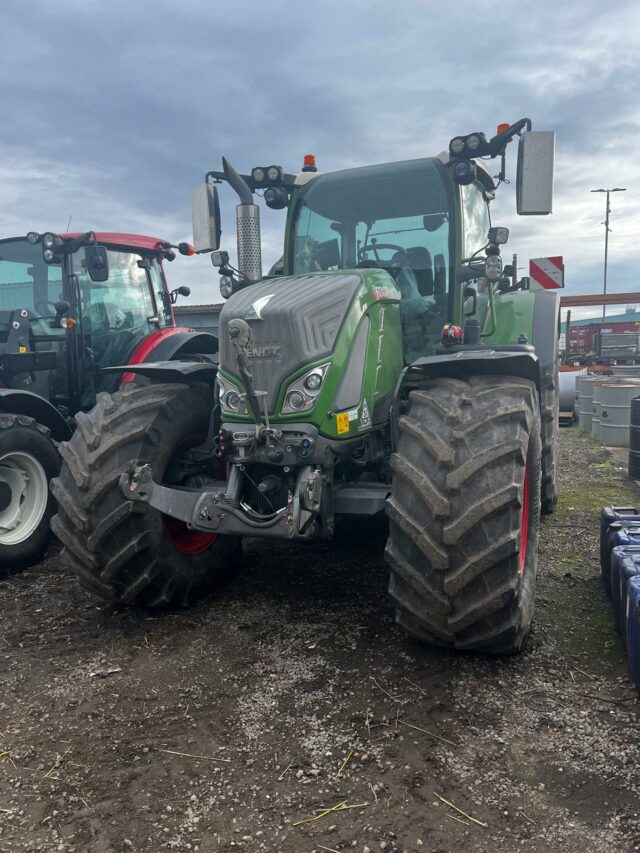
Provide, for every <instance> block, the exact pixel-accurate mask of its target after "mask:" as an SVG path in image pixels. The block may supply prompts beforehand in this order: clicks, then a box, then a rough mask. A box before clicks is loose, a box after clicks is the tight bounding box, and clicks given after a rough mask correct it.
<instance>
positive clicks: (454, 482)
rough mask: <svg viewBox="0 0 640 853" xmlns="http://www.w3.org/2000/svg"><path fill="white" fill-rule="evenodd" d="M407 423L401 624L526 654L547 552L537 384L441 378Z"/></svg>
mask: <svg viewBox="0 0 640 853" xmlns="http://www.w3.org/2000/svg"><path fill="white" fill-rule="evenodd" d="M398 426H399V439H398V444H397V448H396V452H395V453H394V454H393V455H392V458H391V468H392V472H393V478H392V494H391V497H390V498H389V500H388V502H387V513H388V515H389V521H390V525H389V532H390V536H389V540H388V543H387V548H386V556H387V560H388V562H389V564H390V566H391V579H390V585H389V592H390V595H391V598H392V600H393V602H394V604H395V607H396V619H397V621H398V623H399V624H400V625H402V626H403V627H404V628H405V629H406V630H407V631H408V632H409V633H410V634H413V635H414V636H416V637H418V638H420V639H423V640H425V641H427V642H430V643H432V644H435V645H439V646H445V647H448V648H455V649H460V650H473V651H481V652H486V653H490V654H513V653H514V652H518V651H520V649H521V648H522V645H523V643H524V641H525V639H526V637H527V635H528V633H529V629H530V626H531V620H532V618H533V611H534V595H535V581H536V566H537V549H538V525H539V510H540V460H541V438H540V413H539V403H538V394H537V391H536V387H535V385H534V384H533V383H532V382H529V381H527V380H525V379H518V378H512V377H502V376H474V377H470V378H469V379H467V380H465V381H462V380H458V379H430V380H427V381H425V383H424V386H423V387H422V388H421V389H420V390H416V391H412V392H411V393H410V395H409V401H408V408H407V411H406V413H405V414H404V415H402V416H401V417H400V418H399V422H398Z"/></svg>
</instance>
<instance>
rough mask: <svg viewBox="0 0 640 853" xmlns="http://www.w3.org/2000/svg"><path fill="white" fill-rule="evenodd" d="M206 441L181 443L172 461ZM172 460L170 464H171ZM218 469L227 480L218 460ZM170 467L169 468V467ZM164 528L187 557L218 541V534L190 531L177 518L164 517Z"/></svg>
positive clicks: (199, 438) (194, 439) (194, 437)
mask: <svg viewBox="0 0 640 853" xmlns="http://www.w3.org/2000/svg"><path fill="white" fill-rule="evenodd" d="M204 440H205V436H204V435H192V436H189V438H186V439H185V440H184V441H181V442H180V444H179V445H178V446H177V447H176V448H175V450H174V451H173V453H172V454H171V460H172V459H173V458H174V457H175V456H178V455H179V454H180V453H182V452H183V451H184V450H185V449H186V448H188V447H196V446H197V445H198V444H202V442H203V441H204ZM171 460H170V462H169V464H171ZM216 462H217V463H218V467H219V468H220V469H221V470H220V471H217V472H216V474H217V476H218V477H219V478H220V479H226V477H225V471H224V468H223V465H222V462H221V460H216ZM167 467H169V466H167ZM162 526H163V528H164V533H165V536H166V537H167V539H168V540H169V542H170V543H171V546H172V547H173V548H175V550H176V551H178V553H180V554H185V555H186V556H187V557H195V556H197V555H198V554H202V553H203V552H204V551H206V550H207V548H210V547H211V546H212V545H213V543H214V542H215V541H216V539H217V537H218V534H217V533H206V532H205V531H203V530H190V529H189V528H188V527H187V524H186V522H184V521H180V520H179V519H177V518H172V517H171V516H170V515H164V514H163V516H162Z"/></svg>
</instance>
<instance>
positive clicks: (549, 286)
mask: <svg viewBox="0 0 640 853" xmlns="http://www.w3.org/2000/svg"><path fill="white" fill-rule="evenodd" d="M529 278H530V286H531V287H532V288H535V287H543V288H544V289H545V290H556V289H557V288H559V287H564V262H563V257H562V255H557V256H555V257H553V258H531V260H530V261H529Z"/></svg>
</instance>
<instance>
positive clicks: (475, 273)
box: [456, 261, 485, 284]
mask: <svg viewBox="0 0 640 853" xmlns="http://www.w3.org/2000/svg"><path fill="white" fill-rule="evenodd" d="M484 274H485V264H484V261H482V262H481V263H478V264H464V265H463V266H461V267H458V269H457V271H456V281H457V282H458V284H464V283H465V282H467V281H474V280H475V279H476V278H482V277H483V276H484Z"/></svg>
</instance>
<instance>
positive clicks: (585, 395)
mask: <svg viewBox="0 0 640 853" xmlns="http://www.w3.org/2000/svg"><path fill="white" fill-rule="evenodd" d="M576 409H577V410H578V420H579V423H580V426H581V427H582V428H583V429H585V430H587V431H588V432H590V433H591V434H592V435H593V436H595V437H596V438H599V439H600V441H601V442H602V443H603V444H604V445H606V446H607V447H628V448H629V476H630V477H631V478H632V479H634V480H640V378H639V377H637V376H602V375H601V376H597V375H588V376H584V375H581V376H578V377H577V378H576Z"/></svg>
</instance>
